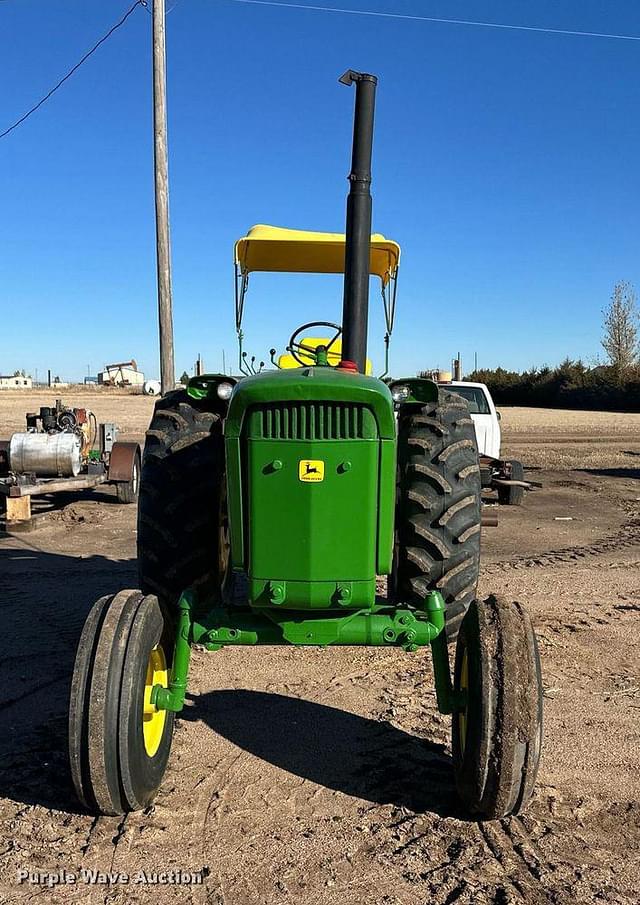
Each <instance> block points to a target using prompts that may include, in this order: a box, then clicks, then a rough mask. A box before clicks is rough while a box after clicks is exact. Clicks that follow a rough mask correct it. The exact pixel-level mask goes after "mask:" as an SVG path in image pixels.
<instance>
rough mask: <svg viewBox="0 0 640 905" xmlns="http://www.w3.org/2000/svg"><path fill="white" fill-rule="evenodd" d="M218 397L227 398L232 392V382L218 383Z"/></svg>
mask: <svg viewBox="0 0 640 905" xmlns="http://www.w3.org/2000/svg"><path fill="white" fill-rule="evenodd" d="M217 392H218V398H219V399H225V400H226V399H229V398H230V396H231V394H232V393H233V384H232V383H219V384H218V387H217Z"/></svg>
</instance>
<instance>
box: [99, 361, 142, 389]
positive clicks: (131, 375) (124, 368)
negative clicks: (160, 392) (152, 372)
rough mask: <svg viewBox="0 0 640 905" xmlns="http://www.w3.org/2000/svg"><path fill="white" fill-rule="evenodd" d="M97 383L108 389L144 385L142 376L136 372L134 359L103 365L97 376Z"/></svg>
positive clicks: (136, 366) (140, 372) (139, 372)
mask: <svg viewBox="0 0 640 905" xmlns="http://www.w3.org/2000/svg"><path fill="white" fill-rule="evenodd" d="M98 383H99V384H101V385H102V386H109V387H138V386H142V384H143V383H144V374H143V373H142V371H139V370H138V365H137V364H136V362H135V360H134V359H131V361H120V362H116V363H115V364H112V365H105V366H104V370H103V371H100V373H99V374H98Z"/></svg>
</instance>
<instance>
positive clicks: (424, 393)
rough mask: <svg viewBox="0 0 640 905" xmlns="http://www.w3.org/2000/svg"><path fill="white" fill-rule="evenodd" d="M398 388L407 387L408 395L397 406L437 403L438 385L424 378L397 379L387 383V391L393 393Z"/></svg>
mask: <svg viewBox="0 0 640 905" xmlns="http://www.w3.org/2000/svg"><path fill="white" fill-rule="evenodd" d="M398 387H407V388H408V390H409V394H408V396H407V397H406V398H404V399H403V400H402V402H400V403H396V406H398V405H425V404H426V403H429V402H437V401H438V384H437V383H435V382H434V381H433V380H429V379H428V378H426V377H398V378H396V379H395V380H390V381H389V389H390V390H391V392H393V391H394V390H395V389H397V388H398Z"/></svg>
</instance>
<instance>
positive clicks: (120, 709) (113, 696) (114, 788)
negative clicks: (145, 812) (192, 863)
mask: <svg viewBox="0 0 640 905" xmlns="http://www.w3.org/2000/svg"><path fill="white" fill-rule="evenodd" d="M172 644H173V638H172V636H171V632H170V629H169V626H168V620H167V619H165V616H164V613H163V610H162V608H161V607H160V604H159V603H158V599H157V598H156V597H154V596H151V595H150V596H147V597H145V596H144V595H143V594H141V593H140V591H120V592H119V593H118V594H116V595H115V596H107V597H101V598H100V600H98V601H97V602H96V603H95V604H94V606H93V609H92V610H91V612H90V613H89V615H88V617H87V621H86V622H85V625H84V629H83V631H82V635H81V637H80V642H79V644H78V651H77V654H76V661H75V666H74V670H73V678H72V682H71V700H70V706H69V760H70V765H71V776H72V779H73V784H74V786H75V790H76V793H77V795H78V798H79V799H80V801H81V802H82V803H83V804H84V805H85V807H86V808H87V809H88V810H90V811H91V812H93V813H99V814H111V815H118V814H124V813H126V812H127V811H137V810H139V809H141V808H144V807H146V806H147V805H148V804H150V802H151V801H152V800H153V798H154V796H155V793H156V791H157V790H158V787H159V786H160V783H161V781H162V777H163V776H164V772H165V769H166V766H167V761H168V759H169V751H170V750H171V737H172V733H173V722H174V714H173V713H171V712H170V711H167V710H157V709H156V708H155V707H154V706H153V705H152V704H151V701H150V697H151V689H152V688H153V686H154V685H162V686H164V687H165V688H166V687H168V682H169V670H170V667H171V659H172V653H173V647H172Z"/></svg>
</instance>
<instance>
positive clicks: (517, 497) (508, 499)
mask: <svg viewBox="0 0 640 905" xmlns="http://www.w3.org/2000/svg"><path fill="white" fill-rule="evenodd" d="M507 461H508V463H509V465H511V477H512V478H513V480H514V481H524V468H523V466H522V462H518V460H517V459H508V460H507ZM523 498H524V487H498V502H499V503H501V504H502V505H503V506H521V505H522V500H523Z"/></svg>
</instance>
